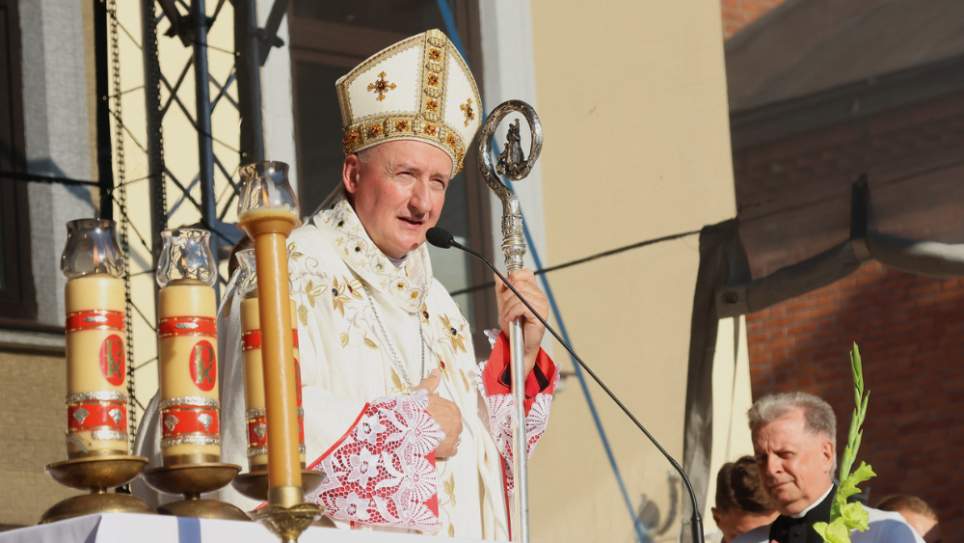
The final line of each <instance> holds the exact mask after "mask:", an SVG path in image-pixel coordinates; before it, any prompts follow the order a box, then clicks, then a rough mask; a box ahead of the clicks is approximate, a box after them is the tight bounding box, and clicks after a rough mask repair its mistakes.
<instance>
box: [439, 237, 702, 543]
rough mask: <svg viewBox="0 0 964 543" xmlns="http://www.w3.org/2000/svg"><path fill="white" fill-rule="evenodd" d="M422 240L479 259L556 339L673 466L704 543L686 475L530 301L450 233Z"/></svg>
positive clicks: (696, 533) (694, 529) (694, 527)
mask: <svg viewBox="0 0 964 543" xmlns="http://www.w3.org/2000/svg"><path fill="white" fill-rule="evenodd" d="M425 239H426V240H427V241H428V242H429V243H431V244H432V245H434V246H435V247H438V248H439V249H449V248H452V247H455V248H456V249H459V250H461V251H464V252H466V253H468V254H470V255H472V256H474V257H475V258H477V259H479V260H480V261H481V262H482V263H483V264H485V265H486V267H488V268H489V269H490V270H492V271H493V272H494V273H495V275H496V276H498V277H499V279H501V280H502V282H503V283H504V284H505V286H507V287H509V290H511V291H512V293H513V294H515V296H516V298H518V299H519V301H520V302H522V304H523V305H525V306H526V308H527V309H528V310H529V311H531V312H532V314H533V315H535V317H536V319H537V320H538V321H539V322H540V323H542V325H543V326H545V328H546V330H548V331H549V333H550V334H552V337H554V338H556V341H558V342H559V344H560V345H562V346H563V347H564V348H565V349H566V351H568V352H569V355H570V356H572V359H573V360H575V361H576V362H577V363H578V364H579V366H580V367H582V369H584V370H586V373H588V374H589V376H590V377H592V380H593V381H595V382H596V384H597V385H599V387H600V388H602V389H603V392H605V393H606V395H607V396H609V399H610V400H612V401H613V402H614V403H615V404H616V406H618V407H619V409H620V410H621V411H622V412H623V414H624V415H626V416H627V417H629V420H631V421H632V422H633V424H635V425H636V428H639V431H640V432H642V433H643V435H645V436H646V438H647V439H649V441H650V443H652V444H653V446H654V447H656V449H657V450H658V451H659V452H660V453H661V454H662V455H663V457H664V458H666V460H667V461H668V462H669V463H670V465H671V466H673V469H675V470H676V472H677V473H679V475H680V478H682V479H683V484H684V485H685V486H686V492H687V493H688V494H689V497H690V505H691V506H692V509H693V515H692V517H691V518H690V528H691V530H692V532H693V541H695V542H696V543H703V519H702V516H701V515H700V508H699V502H697V500H696V493H695V492H693V485H692V483H691V482H690V478H689V477H688V476H687V475H686V472H685V471H684V470H683V466H681V465H680V464H679V462H677V461H676V459H675V458H673V456H672V455H670V454H669V452H667V451H666V449H664V448H663V446H662V445H660V444H659V441H657V440H656V438H655V437H653V434H651V433H649V430H647V429H646V427H645V426H643V423H641V422H639V419H637V418H636V416H635V415H633V413H632V411H630V410H629V408H628V407H626V405H625V404H623V402H622V401H621V400H620V399H619V398H618V397H617V396H616V394H615V393H613V391H612V390H610V389H609V387H608V386H606V383H604V382H603V381H602V379H600V378H599V376H597V375H596V372H594V371H592V369H590V368H589V366H587V365H586V363H585V362H583V361H582V358H580V357H579V355H578V354H576V351H574V350H573V349H572V347H571V346H570V345H569V344H568V343H566V340H564V339H562V336H560V335H559V333H558V332H556V330H555V329H554V328H553V327H552V326H550V325H549V323H548V322H546V320H545V319H544V318H542V315H540V314H539V313H538V312H537V311H536V310H535V309H534V308H533V307H532V304H530V303H529V300H526V299H525V297H524V296H522V294H520V293H519V291H518V290H516V288H515V287H514V286H512V283H510V282H509V279H508V278H507V277H506V276H505V275H504V274H503V273H502V272H500V271H499V270H498V269H496V267H495V266H493V265H492V263H491V262H489V260H488V259H487V258H485V257H484V256H482V254H480V253H478V252H477V251H475V250H473V249H470V248H468V247H466V246H465V245H462V244H461V243H459V242H457V241H455V237H454V236H452V233H451V232H449V231H448V230H445V229H444V228H439V227H437V226H435V227H432V228H429V229H428V232H426V233H425Z"/></svg>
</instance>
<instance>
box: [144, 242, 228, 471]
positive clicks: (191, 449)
mask: <svg viewBox="0 0 964 543" xmlns="http://www.w3.org/2000/svg"><path fill="white" fill-rule="evenodd" d="M209 236H210V233H209V232H207V231H205V230H201V229H195V228H181V229H179V230H176V231H174V232H171V231H164V232H163V233H162V238H163V240H164V248H163V249H162V253H161V258H160V259H159V264H158V274H157V280H158V284H160V285H161V290H160V294H159V297H158V327H157V334H158V340H159V341H158V361H159V365H158V368H159V372H160V410H161V454H162V457H163V459H164V465H165V466H173V465H180V464H191V463H200V462H220V460H221V432H220V417H219V407H220V404H219V401H218V360H217V358H218V356H217V330H216V324H215V323H216V315H217V306H216V301H215V294H214V288H213V287H212V285H213V283H214V281H215V280H216V276H215V275H214V272H213V270H214V257H213V255H212V254H211V252H210V246H209Z"/></svg>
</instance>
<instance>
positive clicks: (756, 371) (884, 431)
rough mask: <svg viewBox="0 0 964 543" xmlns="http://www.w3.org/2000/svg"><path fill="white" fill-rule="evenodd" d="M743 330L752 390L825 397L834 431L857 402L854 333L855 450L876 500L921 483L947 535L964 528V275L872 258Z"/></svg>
mask: <svg viewBox="0 0 964 543" xmlns="http://www.w3.org/2000/svg"><path fill="white" fill-rule="evenodd" d="M747 334H748V340H749V351H750V373H751V380H752V387H753V394H754V397H759V396H760V395H763V394H766V393H771V392H780V391H789V390H804V391H807V392H811V393H813V394H817V395H819V396H821V397H823V398H825V399H826V400H827V401H829V402H830V404H831V405H833V407H834V410H835V411H836V413H837V418H838V427H839V429H838V438H839V439H838V441H842V440H845V439H846V430H847V426H848V424H849V420H850V412H851V409H852V407H853V399H852V398H853V396H852V394H853V389H852V381H851V377H850V367H849V363H848V358H847V353H848V350H849V348H850V343H851V342H852V341H856V342H857V343H858V344H859V345H860V349H861V353H862V355H863V361H864V379H865V382H866V385H867V387H868V388H869V389H870V391H871V399H870V406H869V408H868V420H867V423H866V425H865V431H864V438H863V445H862V447H861V453H860V458H862V459H865V460H866V461H868V462H869V463H871V464H872V465H873V467H874V469H875V470H876V471H877V474H878V476H877V477H876V478H875V479H873V480H872V481H871V482H870V483H869V486H870V489H871V501H872V502H874V501H876V500H877V499H880V498H881V497H883V496H885V495H887V494H890V493H896V492H901V493H909V494H915V495H918V496H921V497H923V498H924V499H925V500H926V501H927V502H928V503H930V504H931V505H932V506H934V507H935V508H936V509H937V511H938V513H939V514H940V516H941V518H942V525H943V528H942V532H943V533H944V534H954V533H961V532H962V531H964V502H962V501H961V492H962V491H964V472H962V471H961V470H960V468H959V465H960V462H961V451H964V371H962V369H964V278H956V279H943V280H941V279H933V278H927V277H921V276H915V275H910V274H905V273H900V272H896V271H892V270H888V269H886V268H884V267H883V266H882V265H880V264H878V263H867V264H864V265H863V266H862V267H861V268H860V269H859V270H858V271H856V272H855V273H853V274H851V275H850V276H848V277H846V278H844V279H842V280H840V281H837V282H836V283H834V284H832V285H829V286H826V287H824V288H821V289H819V290H815V291H813V292H810V293H808V294H806V295H803V296H799V297H797V298H794V299H792V300H788V301H786V302H783V303H781V304H779V305H776V306H773V307H770V308H768V309H765V310H763V311H759V312H756V313H753V314H751V315H749V316H748V318H747ZM838 446H842V445H840V444H838Z"/></svg>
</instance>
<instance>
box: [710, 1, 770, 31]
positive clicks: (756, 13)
mask: <svg viewBox="0 0 964 543" xmlns="http://www.w3.org/2000/svg"><path fill="white" fill-rule="evenodd" d="M782 3H783V0H723V1H722V6H723V38H724V39H725V38H729V37H730V36H732V35H733V34H736V33H737V32H739V31H740V30H741V29H742V28H743V27H744V26H746V25H748V24H750V23H752V22H753V21H755V20H757V19H759V18H760V17H761V16H763V15H764V14H765V13H766V12H768V11H770V10H771V9H773V8H775V7H777V6H779V5H780V4H782Z"/></svg>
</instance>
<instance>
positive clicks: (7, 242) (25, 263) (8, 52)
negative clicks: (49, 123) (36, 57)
mask: <svg viewBox="0 0 964 543" xmlns="http://www.w3.org/2000/svg"><path fill="white" fill-rule="evenodd" d="M21 52H22V44H21V40H20V20H19V14H18V11H17V0H0V57H2V58H0V70H2V71H4V72H5V73H0V108H2V109H3V110H4V111H0V121H4V119H5V118H6V120H5V122H0V130H2V132H0V171H10V172H22V171H24V170H25V166H26V160H25V153H24V118H23V76H22V72H21V66H22V65H21ZM4 80H6V81H5V82H4ZM4 83H5V84H4ZM4 125H6V126H7V129H6V130H4V128H3V127H4ZM0 251H3V261H2V262H3V263H2V265H3V267H4V269H3V277H4V284H0V327H8V328H19V327H22V326H24V325H25V324H30V323H32V322H33V321H34V320H35V319H36V318H37V300H36V295H35V287H34V281H33V272H32V269H31V259H30V215H29V206H28V199H27V186H26V184H25V183H23V182H21V181H18V180H15V179H10V178H3V177H0Z"/></svg>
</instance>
